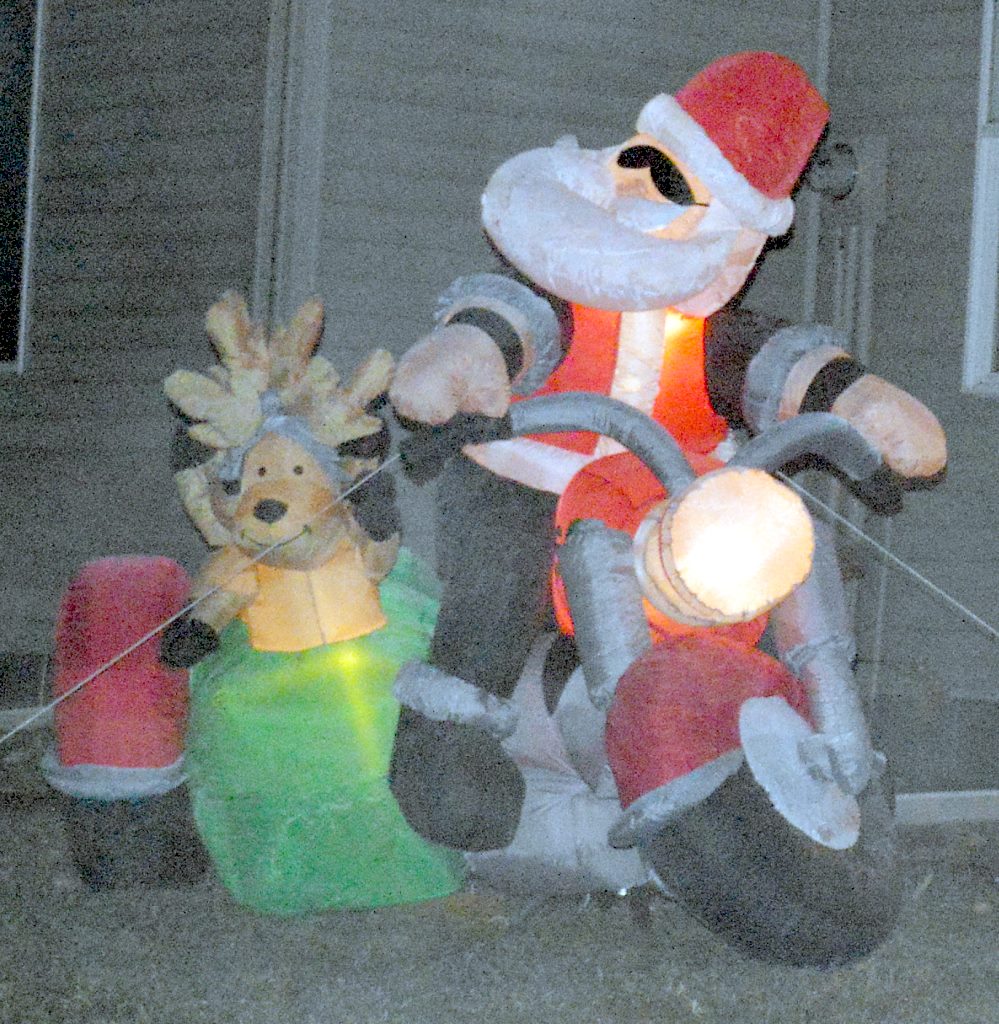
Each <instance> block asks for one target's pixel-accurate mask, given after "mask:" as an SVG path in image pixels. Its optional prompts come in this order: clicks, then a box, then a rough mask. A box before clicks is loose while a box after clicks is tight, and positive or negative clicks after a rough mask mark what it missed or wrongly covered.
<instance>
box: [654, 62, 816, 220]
mask: <svg viewBox="0 0 999 1024" xmlns="http://www.w3.org/2000/svg"><path fill="white" fill-rule="evenodd" d="M828 117H829V107H828V105H827V104H826V101H825V100H824V99H823V98H822V95H821V94H820V93H819V91H818V90H817V89H816V88H815V86H814V85H812V83H811V82H810V81H809V79H808V76H807V75H806V74H805V72H804V71H803V70H802V69H801V68H800V67H799V66H798V65H797V64H795V63H794V61H792V60H789V59H788V58H787V57H782V56H780V55H779V54H776V53H766V52H747V53H737V54H733V55H732V56H729V57H722V58H721V59H720V60H717V61H715V62H714V63H712V64H710V65H708V67H706V68H705V69H704V70H703V71H700V72H699V73H698V74H696V75H695V76H694V77H693V78H692V79H691V80H690V81H689V82H688V83H687V84H686V85H685V86H684V87H683V88H682V89H681V90H680V91H679V92H678V93H677V94H676V95H675V96H666V95H660V96H656V97H655V98H654V99H652V100H650V101H649V102H648V103H647V104H646V105H645V107H644V109H643V110H642V112H641V114H640V115H639V118H638V129H639V131H643V132H647V133H648V134H650V135H653V136H655V137H656V138H657V139H659V140H660V141H661V142H662V143H663V144H664V145H665V146H666V148H667V149H669V150H670V151H671V152H673V153H675V154H676V155H677V156H678V157H680V158H681V159H682V160H683V161H684V162H685V163H686V164H687V165H688V166H689V167H690V169H691V170H692V171H693V173H695V174H696V175H697V176H698V177H699V178H701V179H702V180H703V181H704V182H705V184H706V185H707V186H708V188H710V189H711V191H712V194H713V195H715V196H717V197H718V199H719V200H720V201H721V202H723V203H725V205H727V206H728V207H729V208H730V209H732V210H733V212H735V213H736V214H737V215H739V216H740V217H741V218H742V219H743V220H744V221H745V223H746V224H747V226H749V227H752V228H755V229H757V230H760V231H765V232H766V233H767V234H771V235H773V234H779V233H781V232H782V231H785V230H786V229H787V227H788V225H789V224H790V222H791V216H792V214H793V207H792V205H791V201H790V198H789V197H790V195H791V190H792V189H793V188H794V185H795V182H796V181H797V180H798V177H799V176H800V175H801V172H802V171H803V170H804V168H805V164H806V163H807V162H808V158H809V156H810V155H811V153H812V150H813V149H814V148H815V144H816V143H817V142H818V140H819V137H820V136H821V134H822V131H823V129H824V128H825V125H826V121H827V120H828Z"/></svg>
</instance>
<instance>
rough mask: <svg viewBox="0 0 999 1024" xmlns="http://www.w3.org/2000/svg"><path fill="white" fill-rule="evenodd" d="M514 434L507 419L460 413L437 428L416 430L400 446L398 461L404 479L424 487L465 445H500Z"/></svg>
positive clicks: (425, 427) (422, 427) (507, 417)
mask: <svg viewBox="0 0 999 1024" xmlns="http://www.w3.org/2000/svg"><path fill="white" fill-rule="evenodd" d="M512 436H513V434H512V432H511V429H510V418H509V416H502V417H498V418H497V417H494V416H482V415H478V414H468V413H459V414H458V415H457V416H454V417H452V418H451V419H450V420H448V421H447V422H446V423H442V424H441V425H440V426H433V427H430V426H419V427H417V428H416V429H414V430H412V432H411V433H410V434H409V436H408V437H406V438H404V439H403V440H402V441H401V442H400V443H399V458H400V459H401V461H402V465H403V469H404V470H405V472H406V476H407V477H409V479H410V480H412V481H413V483H416V484H424V483H427V482H428V481H429V480H433V479H435V478H436V477H438V476H439V475H440V473H441V471H442V470H443V469H444V467H445V465H447V463H448V461H449V460H450V459H452V458H453V457H454V456H455V455H457V454H458V452H460V451H461V449H462V448H463V447H464V446H465V445H466V444H482V443H484V442H486V441H500V440H503V439H505V438H508V437H512Z"/></svg>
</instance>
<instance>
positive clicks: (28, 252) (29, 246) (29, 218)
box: [0, 0, 45, 375]
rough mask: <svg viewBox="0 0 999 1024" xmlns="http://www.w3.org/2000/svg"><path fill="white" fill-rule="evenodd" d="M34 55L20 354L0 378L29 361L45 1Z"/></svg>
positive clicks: (38, 5) (38, 8) (37, 4)
mask: <svg viewBox="0 0 999 1024" xmlns="http://www.w3.org/2000/svg"><path fill="white" fill-rule="evenodd" d="M33 7H34V25H33V34H32V36H33V37H32V53H31V97H30V100H29V107H30V109H29V124H28V139H27V168H26V172H25V187H24V225H23V230H22V234H21V281H20V301H19V308H18V327H17V351H16V355H15V357H14V358H13V359H0V375H6V374H15V375H20V374H23V373H24V371H25V369H26V367H27V359H28V334H29V330H30V320H31V316H30V314H31V264H32V254H33V249H34V227H35V198H36V184H37V172H38V137H39V110H40V108H41V84H42V47H43V39H44V24H45V0H34V4H33Z"/></svg>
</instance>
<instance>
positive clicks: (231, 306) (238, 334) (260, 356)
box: [205, 292, 268, 369]
mask: <svg viewBox="0 0 999 1024" xmlns="http://www.w3.org/2000/svg"><path fill="white" fill-rule="evenodd" d="M205 330H206V331H207V332H208V335H209V337H210V338H211V339H212V343H213V344H214V346H215V351H216V352H218V354H219V359H221V360H222V362H223V363H224V364H225V365H226V366H227V367H229V368H230V369H231V368H233V367H244V368H246V369H253V368H257V367H260V368H263V369H266V367H267V362H268V359H267V345H266V339H265V338H264V332H263V329H262V328H261V327H259V326H258V325H257V324H254V323H253V322H252V321H251V320H250V314H249V311H248V310H247V308H246V300H245V299H244V298H243V296H242V295H239V294H237V293H236V292H226V293H225V295H223V296H222V298H221V299H219V301H218V302H216V303H215V305H214V306H212V307H211V309H209V310H208V312H207V313H206V314H205Z"/></svg>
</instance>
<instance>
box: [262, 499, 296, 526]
mask: <svg viewBox="0 0 999 1024" xmlns="http://www.w3.org/2000/svg"><path fill="white" fill-rule="evenodd" d="M287 511H288V506H287V505H286V504H285V503H284V502H283V501H278V500H277V499H276V498H264V499H263V501H258V502H257V504H256V505H254V507H253V516H254V518H255V519H259V520H260V521H261V522H262V523H276V522H277V521H278V520H279V519H280V518H281V517H282V516H283V515H284V514H285V512H287Z"/></svg>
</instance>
